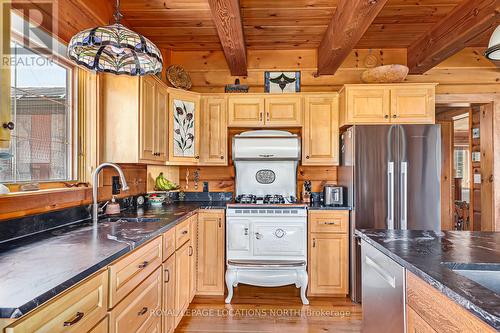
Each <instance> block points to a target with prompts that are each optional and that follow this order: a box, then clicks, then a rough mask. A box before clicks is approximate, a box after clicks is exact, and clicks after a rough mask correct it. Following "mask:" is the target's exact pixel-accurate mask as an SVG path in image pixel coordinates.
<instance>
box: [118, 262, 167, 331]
mask: <svg viewBox="0 0 500 333" xmlns="http://www.w3.org/2000/svg"><path fill="white" fill-rule="evenodd" d="M161 276H162V274H161V268H160V267H158V268H157V269H156V270H155V271H154V272H153V273H152V274H151V275H150V276H148V277H147V278H146V279H145V280H144V281H143V282H142V283H140V284H139V286H138V287H137V288H136V289H134V290H133V291H132V292H131V293H130V294H129V295H128V296H127V297H125V299H124V300H123V302H120V304H118V305H117V306H116V308H114V309H113V310H112V311H111V312H110V315H109V320H110V323H111V324H110V331H109V332H110V333H122V332H137V333H139V332H141V333H145V332H154V331H155V330H154V326H155V323H157V325H160V324H158V323H161V316H160V315H159V314H160V311H161V297H162V296H161V292H162V278H161ZM152 327H153V329H152Z"/></svg>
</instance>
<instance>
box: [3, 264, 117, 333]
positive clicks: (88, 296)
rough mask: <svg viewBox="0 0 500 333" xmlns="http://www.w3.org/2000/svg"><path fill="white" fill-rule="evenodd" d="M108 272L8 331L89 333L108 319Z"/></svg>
mask: <svg viewBox="0 0 500 333" xmlns="http://www.w3.org/2000/svg"><path fill="white" fill-rule="evenodd" d="M107 296H108V274H107V271H104V272H101V273H99V274H98V275H96V276H94V277H91V278H90V279H87V280H86V281H84V282H83V283H81V284H80V285H79V286H77V287H74V288H72V289H70V290H69V291H67V292H65V293H63V294H62V295H61V296H58V297H56V298H55V299H54V300H52V301H50V302H49V303H48V304H46V305H43V306H41V307H40V308H38V309H36V310H35V311H33V312H31V313H30V314H28V315H27V316H25V317H24V318H22V319H20V320H18V321H16V322H15V323H13V324H12V325H10V326H9V327H7V328H6V329H5V332H6V333H34V332H51V333H57V332H88V331H90V330H91V329H92V328H93V327H94V326H96V325H97V323H99V321H101V320H102V319H103V318H104V317H105V316H106V303H107Z"/></svg>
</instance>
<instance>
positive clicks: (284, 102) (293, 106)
mask: <svg viewBox="0 0 500 333" xmlns="http://www.w3.org/2000/svg"><path fill="white" fill-rule="evenodd" d="M301 101H302V99H301V97H300V96H273V97H266V99H265V110H266V117H265V121H266V125H267V126H301V125H302V103H301Z"/></svg>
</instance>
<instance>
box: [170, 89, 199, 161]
mask: <svg viewBox="0 0 500 333" xmlns="http://www.w3.org/2000/svg"><path fill="white" fill-rule="evenodd" d="M174 110H175V112H174V128H173V130H174V156H178V157H194V154H195V151H194V139H195V138H194V135H195V127H194V121H195V120H194V112H195V104H194V103H193V102H188V101H182V100H178V99H174Z"/></svg>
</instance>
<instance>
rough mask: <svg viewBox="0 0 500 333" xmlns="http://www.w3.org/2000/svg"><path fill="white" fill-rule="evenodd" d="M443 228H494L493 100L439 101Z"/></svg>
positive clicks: (438, 118)
mask: <svg viewBox="0 0 500 333" xmlns="http://www.w3.org/2000/svg"><path fill="white" fill-rule="evenodd" d="M436 121H437V123H438V124H440V125H441V133H442V160H441V161H442V172H441V226H442V229H443V230H494V219H493V216H494V211H493V208H494V196H493V190H494V183H493V171H494V170H493V159H494V149H493V142H494V133H493V103H486V104H480V103H466V104H457V103H452V104H438V105H437V106H436Z"/></svg>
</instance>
